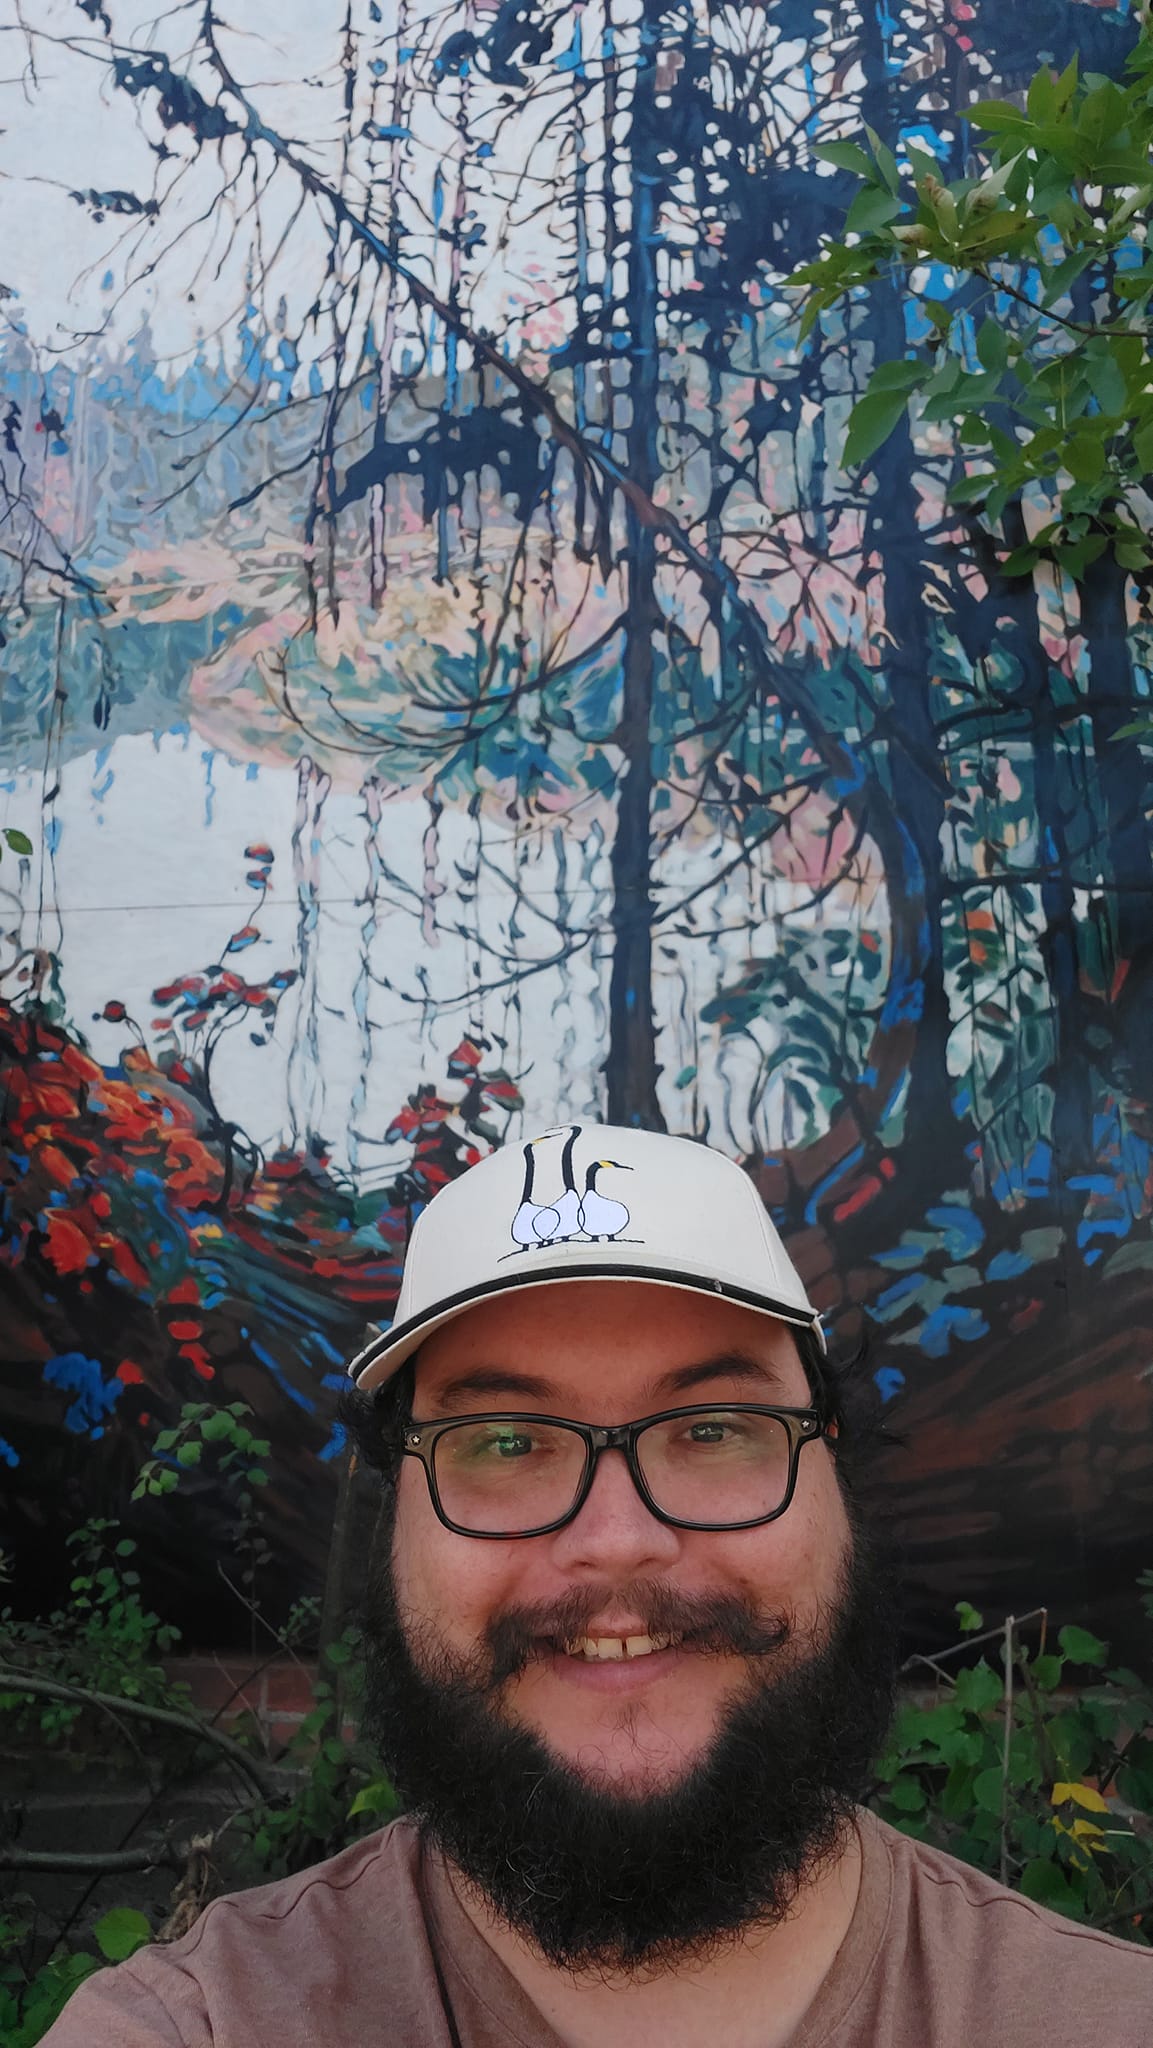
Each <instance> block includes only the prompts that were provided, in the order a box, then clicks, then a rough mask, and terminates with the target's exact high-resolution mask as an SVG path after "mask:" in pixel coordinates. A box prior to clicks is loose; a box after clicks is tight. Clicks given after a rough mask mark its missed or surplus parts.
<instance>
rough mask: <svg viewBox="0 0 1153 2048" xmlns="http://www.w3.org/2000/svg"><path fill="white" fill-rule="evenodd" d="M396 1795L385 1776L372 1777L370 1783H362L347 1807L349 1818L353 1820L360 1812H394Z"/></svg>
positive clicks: (396, 1802)
mask: <svg viewBox="0 0 1153 2048" xmlns="http://www.w3.org/2000/svg"><path fill="white" fill-rule="evenodd" d="M397 1804H398V1801H397V1797H396V1793H395V1792H394V1791H393V1789H392V1786H391V1785H390V1784H389V1782H388V1779H387V1778H374V1779H373V1781H372V1783H371V1784H370V1785H362V1786H361V1788H360V1791H359V1792H358V1793H357V1795H356V1798H355V1799H354V1800H353V1802H352V1805H351V1806H350V1807H349V1809H348V1818H349V1820H355V1819H356V1817H357V1815H358V1814H360V1813H395V1812H396V1808H397Z"/></svg>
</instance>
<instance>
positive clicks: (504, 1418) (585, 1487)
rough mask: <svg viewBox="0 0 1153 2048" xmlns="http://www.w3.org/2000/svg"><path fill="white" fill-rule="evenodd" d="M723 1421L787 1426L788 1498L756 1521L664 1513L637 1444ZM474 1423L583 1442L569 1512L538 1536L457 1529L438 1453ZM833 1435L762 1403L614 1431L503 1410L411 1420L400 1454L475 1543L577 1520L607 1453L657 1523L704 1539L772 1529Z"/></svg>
mask: <svg viewBox="0 0 1153 2048" xmlns="http://www.w3.org/2000/svg"><path fill="white" fill-rule="evenodd" d="M722 1414H723V1415H771V1416H773V1417H774V1418H775V1420H776V1421H778V1422H780V1423H782V1424H783V1426H784V1428H785V1431H786V1433H787V1435H788V1439H789V1478H788V1485H787V1486H786V1488H785V1497H784V1499H783V1500H782V1502H781V1504H780V1506H779V1507H776V1508H773V1509H772V1511H771V1513H769V1514H767V1515H754V1516H752V1517H751V1519H750V1520H748V1521H744V1522H690V1521H685V1520H684V1519H682V1517H681V1516H679V1515H670V1514H666V1513H665V1510H664V1509H663V1508H661V1507H658V1505H657V1503H656V1501H655V1500H654V1499H653V1496H652V1494H651V1493H650V1491H649V1488H648V1486H647V1484H646V1482H645V1476H644V1473H643V1472H642V1470H641V1466H640V1460H639V1458H638V1457H637V1438H638V1437H639V1436H641V1435H643V1433H644V1431H645V1430H646V1429H651V1428H652V1427H653V1426H654V1425H655V1424H656V1423H658V1422H676V1421H679V1420H680V1418H681V1417H682V1416H686V1415H722ZM470 1422H530V1423H542V1422H547V1423H549V1424H551V1426H552V1427H553V1428H554V1429H568V1430H571V1431H572V1433H573V1435H574V1436H579V1437H583V1439H584V1446H585V1465H584V1471H583V1473H582V1474H581V1477H580V1480H579V1481H578V1484H577V1491H576V1498H575V1500H574V1501H573V1504H572V1506H571V1507H570V1508H569V1509H568V1510H567V1511H566V1512H565V1513H564V1514H563V1515H560V1516H558V1518H557V1520H556V1521H555V1522H542V1523H541V1525H540V1527H539V1528H537V1529H466V1528H465V1527H464V1526H463V1525H462V1524H461V1523H460V1522H454V1521H453V1520H452V1519H451V1517H450V1516H449V1515H447V1514H446V1513H445V1511H444V1506H443V1504H442V1502H441V1498H440V1490H439V1487H438V1486H437V1480H436V1447H437V1444H438V1443H439V1442H440V1439H441V1437H442V1436H445V1435H447V1433H448V1431H449V1430H452V1429H459V1428H460V1427H461V1425H462V1424H464V1423H470ZM828 1428H829V1424H828V1418H827V1417H826V1416H824V1415H823V1414H822V1413H821V1411H820V1409H819V1408H776V1407H769V1406H766V1405H764V1404H762V1403H761V1402H757V1401H725V1402H717V1401H696V1402H693V1403H692V1404H691V1405H690V1406H688V1407H684V1408H662V1409H660V1410H659V1412H658V1413H657V1414H655V1415H642V1416H641V1417H640V1418H639V1419H638V1420H637V1421H636V1422H620V1423H615V1424H601V1423H595V1422H572V1421H570V1420H569V1418H568V1417H567V1416H564V1415H538V1414H533V1413H530V1412H528V1411H527V1410H524V1411H522V1410H520V1409H509V1408H501V1409H496V1410H493V1411H491V1412H490V1411H486V1412H485V1413H483V1414H479V1415H452V1416H447V1417H444V1418H442V1419H439V1420H436V1421H431V1422H416V1421H412V1422H410V1423H408V1424H407V1425H406V1426H405V1430H404V1441H403V1443H402V1445H401V1451H402V1454H403V1455H404V1456H405V1457H406V1458H419V1459H420V1462H421V1464H422V1465H423V1466H424V1471H425V1477H426V1479H427V1480H428V1491H429V1497H430V1499H431V1501H432V1506H433V1512H434V1513H435V1515H436V1517H437V1520H438V1521H440V1522H442V1523H443V1524H444V1527H445V1528H446V1529H450V1530H451V1531H452V1533H453V1535H454V1536H471V1537H473V1538H474V1539H475V1541H476V1542H478V1543H515V1542H517V1541H518V1540H519V1539H520V1538H521V1537H524V1536H552V1535H554V1534H555V1532H556V1531H557V1530H558V1529H563V1528H565V1527H566V1525H567V1524H568V1523H569V1522H572V1521H575V1519H576V1517H577V1515H579V1513H580V1511H581V1509H582V1508H583V1506H584V1504H585V1502H586V1500H587V1499H588V1497H589V1494H590V1492H591V1491H592V1483H593V1480H594V1478H595V1476H596V1469H597V1465H598V1464H599V1462H600V1459H601V1456H602V1454H603V1453H604V1452H605V1451H623V1453H624V1457H625V1463H626V1464H627V1466H628V1469H629V1477H630V1478H631V1480H632V1482H633V1485H634V1486H635V1487H636V1490H637V1492H638V1493H639V1495H640V1497H641V1499H642V1501H643V1502H644V1504H645V1506H646V1508H647V1509H648V1511H649V1513H650V1515H653V1516H655V1518H656V1520H657V1521H658V1522H664V1523H665V1524H666V1525H667V1526H668V1527H669V1528H670V1529H696V1530H700V1531H702V1532H703V1533H705V1534H712V1535H723V1534H725V1533H726V1532H729V1531H732V1530H735V1529H760V1528H762V1527H763V1526H764V1525H765V1524H766V1523H767V1522H775V1521H777V1520H779V1518H780V1517H781V1515H783V1514H784V1513H785V1512H786V1511H787V1509H788V1508H789V1507H790V1506H791V1504H792V1499H793V1495H794V1493H795V1492H796V1488H797V1468H798V1465H799V1463H800V1456H801V1452H802V1450H803V1449H804V1447H805V1445H806V1444H813V1443H819V1442H820V1440H821V1438H822V1437H823V1436H826V1435H827V1434H828Z"/></svg>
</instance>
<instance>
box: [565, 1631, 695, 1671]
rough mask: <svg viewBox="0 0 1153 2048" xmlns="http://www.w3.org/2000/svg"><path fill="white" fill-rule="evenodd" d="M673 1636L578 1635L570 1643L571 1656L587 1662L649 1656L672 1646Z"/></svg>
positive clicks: (610, 1661)
mask: <svg viewBox="0 0 1153 2048" xmlns="http://www.w3.org/2000/svg"><path fill="white" fill-rule="evenodd" d="M672 1644H673V1638H672V1636H578V1638H577V1640H576V1641H575V1642H574V1643H570V1644H569V1645H568V1654H569V1656H570V1657H583V1658H584V1659H585V1661H586V1663H590V1664H594V1663H601V1664H605V1663H615V1662H619V1661H620V1660H621V1659H623V1658H627V1657H648V1656H651V1654H652V1652H653V1651H654V1650H668V1649H671V1648H672Z"/></svg>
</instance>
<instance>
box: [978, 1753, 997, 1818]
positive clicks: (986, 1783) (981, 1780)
mask: <svg viewBox="0 0 1153 2048" xmlns="http://www.w3.org/2000/svg"><path fill="white" fill-rule="evenodd" d="M1003 1795H1004V1780H1003V1776H1002V1771H1001V1766H1000V1765H999V1764H995V1765H994V1766H993V1768H992V1769H991V1770H988V1771H978V1773H977V1775H976V1777H975V1778H974V1780H973V1798H974V1801H975V1802H976V1804H977V1805H978V1806H979V1807H980V1808H981V1811H982V1812H983V1813H998V1814H999V1813H1000V1811H1001V1800H1002V1797H1003Z"/></svg>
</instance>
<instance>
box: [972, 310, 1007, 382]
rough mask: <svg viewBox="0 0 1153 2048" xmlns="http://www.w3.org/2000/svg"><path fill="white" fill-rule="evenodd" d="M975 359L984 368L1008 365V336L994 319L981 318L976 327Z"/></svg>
mask: <svg viewBox="0 0 1153 2048" xmlns="http://www.w3.org/2000/svg"><path fill="white" fill-rule="evenodd" d="M977 360H978V362H980V363H981V364H982V366H983V367H984V368H985V369H986V370H996V371H998V372H1000V371H1001V370H1006V369H1008V367H1009V337H1008V335H1007V334H1006V332H1005V330H1004V328H1003V327H1002V326H1001V325H1000V323H999V322H998V321H996V320H982V322H981V325H980V327H979V328H978V329H977Z"/></svg>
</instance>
